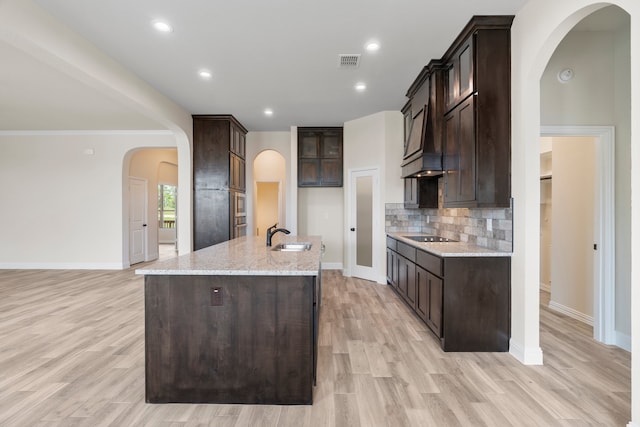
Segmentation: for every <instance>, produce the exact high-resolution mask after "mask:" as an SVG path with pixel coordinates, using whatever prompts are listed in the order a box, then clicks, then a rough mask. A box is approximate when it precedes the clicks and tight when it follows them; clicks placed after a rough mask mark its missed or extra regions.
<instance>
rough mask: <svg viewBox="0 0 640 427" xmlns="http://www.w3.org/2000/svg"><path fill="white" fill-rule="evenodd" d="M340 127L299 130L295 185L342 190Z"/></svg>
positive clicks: (304, 128) (301, 128)
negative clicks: (338, 188)
mask: <svg viewBox="0 0 640 427" xmlns="http://www.w3.org/2000/svg"><path fill="white" fill-rule="evenodd" d="M342 162H343V159H342V128H341V127H326V128H308V127H300V128H298V186H299V187H342Z"/></svg>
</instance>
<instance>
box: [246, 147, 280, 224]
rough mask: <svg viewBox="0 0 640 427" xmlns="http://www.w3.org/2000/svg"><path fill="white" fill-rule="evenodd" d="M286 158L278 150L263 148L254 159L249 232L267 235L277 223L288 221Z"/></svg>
mask: <svg viewBox="0 0 640 427" xmlns="http://www.w3.org/2000/svg"><path fill="white" fill-rule="evenodd" d="M286 175H287V174H286V162H285V159H284V157H283V156H282V154H280V153H279V152H277V151H275V150H264V151H262V152H260V153H259V154H258V155H257V156H256V158H255V160H254V161H253V189H254V192H253V194H254V199H253V221H252V223H253V224H254V230H253V231H251V230H249V234H255V235H257V236H265V235H266V234H265V233H266V229H267V228H268V227H270V226H272V225H273V224H275V223H278V224H279V226H280V227H284V228H286V227H287V224H286V219H285V218H286V215H285V212H286V197H285V194H286Z"/></svg>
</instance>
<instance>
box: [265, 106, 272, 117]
mask: <svg viewBox="0 0 640 427" xmlns="http://www.w3.org/2000/svg"><path fill="white" fill-rule="evenodd" d="M264 115H265V116H273V110H272V109H271V108H265V110H264Z"/></svg>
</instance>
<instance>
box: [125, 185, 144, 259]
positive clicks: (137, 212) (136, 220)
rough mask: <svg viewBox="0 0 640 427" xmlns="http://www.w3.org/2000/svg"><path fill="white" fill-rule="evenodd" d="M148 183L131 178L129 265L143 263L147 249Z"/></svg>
mask: <svg viewBox="0 0 640 427" xmlns="http://www.w3.org/2000/svg"><path fill="white" fill-rule="evenodd" d="M146 221H147V181H146V180H145V179H139V178H129V264H137V263H139V262H143V261H144V260H145V258H146V248H147V222H146Z"/></svg>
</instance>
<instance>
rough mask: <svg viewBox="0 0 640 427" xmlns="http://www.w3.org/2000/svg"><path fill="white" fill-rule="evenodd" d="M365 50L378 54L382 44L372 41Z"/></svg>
mask: <svg viewBox="0 0 640 427" xmlns="http://www.w3.org/2000/svg"><path fill="white" fill-rule="evenodd" d="M364 48H365V49H367V51H368V52H376V51H377V50H378V49H380V43H378V42H376V41H370V42H369V43H367V44H366V45H365V46H364Z"/></svg>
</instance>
